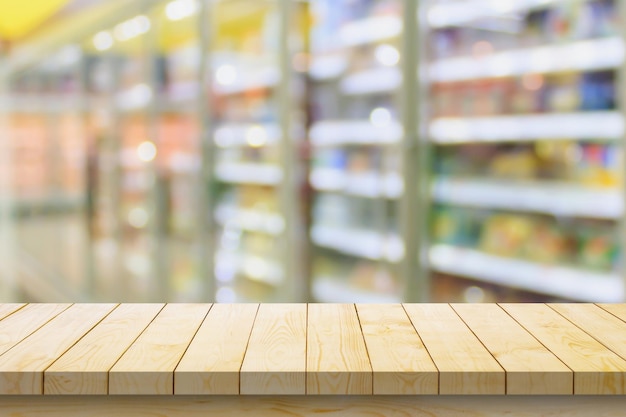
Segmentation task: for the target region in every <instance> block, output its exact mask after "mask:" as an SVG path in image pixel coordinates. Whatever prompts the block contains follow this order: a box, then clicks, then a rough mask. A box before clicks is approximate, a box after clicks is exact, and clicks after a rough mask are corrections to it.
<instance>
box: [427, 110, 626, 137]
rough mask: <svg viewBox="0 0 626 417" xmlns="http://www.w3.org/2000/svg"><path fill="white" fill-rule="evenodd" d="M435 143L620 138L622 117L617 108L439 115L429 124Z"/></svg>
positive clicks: (622, 127) (622, 128)
mask: <svg viewBox="0 0 626 417" xmlns="http://www.w3.org/2000/svg"><path fill="white" fill-rule="evenodd" d="M429 130H430V136H431V138H432V140H433V141H434V142H436V143H441V144H449V143H472V142H507V141H514V142H517V141H532V140H545V139H556V138H563V139H568V140H571V139H572V138H576V139H581V140H582V139H584V140H596V141H598V140H603V139H604V140H606V139H619V138H621V137H622V135H623V134H624V118H623V117H622V115H621V114H620V113H619V112H617V111H589V112H578V113H561V114H558V113H557V114H530V115H520V116H494V117H472V118H451V117H450V118H449V117H446V118H439V119H435V120H433V121H432V122H431V124H430V126H429Z"/></svg>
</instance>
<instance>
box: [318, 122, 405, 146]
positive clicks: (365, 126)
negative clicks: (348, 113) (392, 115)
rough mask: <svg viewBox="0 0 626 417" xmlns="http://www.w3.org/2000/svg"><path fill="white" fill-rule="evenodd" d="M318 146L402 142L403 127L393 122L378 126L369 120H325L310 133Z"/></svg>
mask: <svg viewBox="0 0 626 417" xmlns="http://www.w3.org/2000/svg"><path fill="white" fill-rule="evenodd" d="M309 132H310V133H309V136H310V139H311V143H312V144H313V145H316V146H327V145H330V146H333V145H351V144H355V145H384V144H389V143H398V142H400V141H401V140H402V134H403V133H402V125H401V124H400V123H399V122H398V121H396V120H393V121H391V122H389V123H388V124H385V125H384V126H376V125H374V124H372V122H371V121H369V120H324V121H321V122H316V123H314V124H313V125H312V126H311V129H310V131H309Z"/></svg>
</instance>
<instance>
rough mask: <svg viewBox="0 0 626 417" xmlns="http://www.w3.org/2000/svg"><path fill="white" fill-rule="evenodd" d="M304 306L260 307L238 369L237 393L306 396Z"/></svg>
mask: <svg viewBox="0 0 626 417" xmlns="http://www.w3.org/2000/svg"><path fill="white" fill-rule="evenodd" d="M306 323H307V306H306V304H261V306H260V307H259V312H258V314H257V316H256V320H255V321H254V327H253V328H252V334H251V336H250V343H249V344H248V349H247V350H246V355H245V358H244V360H243V366H242V367H241V373H240V381H241V394H249V395H267V394H272V395H285V394H291V395H297V394H299V395H304V394H306V325H307V324H306Z"/></svg>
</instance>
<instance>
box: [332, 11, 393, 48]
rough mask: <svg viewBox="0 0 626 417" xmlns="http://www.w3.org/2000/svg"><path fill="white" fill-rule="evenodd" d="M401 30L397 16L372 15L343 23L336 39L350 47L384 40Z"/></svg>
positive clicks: (344, 45) (342, 44)
mask: <svg viewBox="0 0 626 417" xmlns="http://www.w3.org/2000/svg"><path fill="white" fill-rule="evenodd" d="M401 32H402V20H401V19H400V17H399V16H373V17H368V18H365V19H361V20H357V21H354V22H350V23H347V24H345V25H343V27H342V28H341V29H340V31H339V39H338V41H339V43H340V45H341V46H343V47H352V46H358V45H365V44H369V43H375V42H380V41H384V40H387V39H390V38H393V37H396V36H399V35H400V33H401Z"/></svg>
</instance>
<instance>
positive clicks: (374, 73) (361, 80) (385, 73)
mask: <svg viewBox="0 0 626 417" xmlns="http://www.w3.org/2000/svg"><path fill="white" fill-rule="evenodd" d="M400 84H402V73H401V72H400V70H399V69H398V68H396V67H391V68H388V67H383V68H375V69H370V70H365V71H360V72H357V73H354V74H350V75H346V76H345V77H344V78H343V79H342V80H341V82H340V84H339V89H340V90H341V92H342V93H344V94H347V95H364V94H377V93H387V92H392V91H393V90H395V89H397V88H398V87H400Z"/></svg>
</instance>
